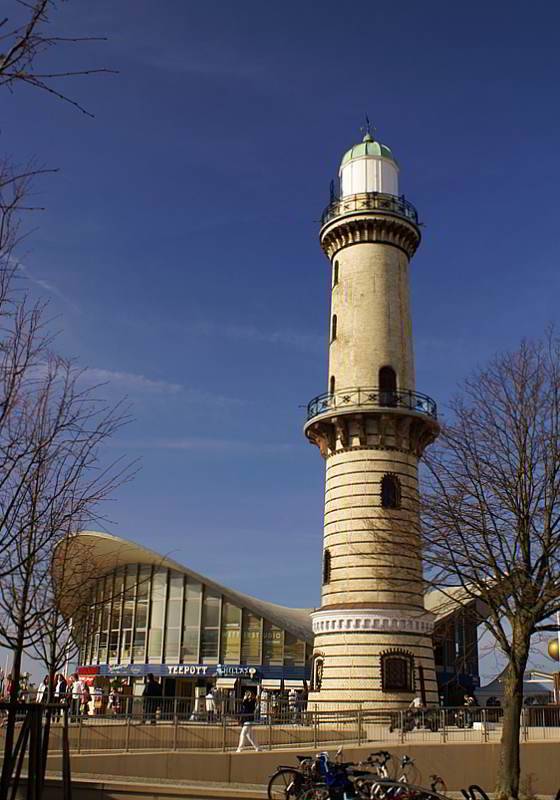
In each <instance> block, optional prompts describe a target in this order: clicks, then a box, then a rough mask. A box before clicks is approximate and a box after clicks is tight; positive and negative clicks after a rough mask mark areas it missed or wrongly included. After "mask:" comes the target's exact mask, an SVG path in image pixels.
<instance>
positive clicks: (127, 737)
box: [124, 716, 130, 753]
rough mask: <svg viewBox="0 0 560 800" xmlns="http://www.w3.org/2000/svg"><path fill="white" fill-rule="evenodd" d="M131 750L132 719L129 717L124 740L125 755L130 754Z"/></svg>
mask: <svg viewBox="0 0 560 800" xmlns="http://www.w3.org/2000/svg"><path fill="white" fill-rule="evenodd" d="M129 750H130V717H128V716H127V718H126V731H125V739H124V751H125V753H128V751H129Z"/></svg>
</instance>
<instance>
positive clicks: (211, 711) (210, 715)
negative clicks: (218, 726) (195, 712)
mask: <svg viewBox="0 0 560 800" xmlns="http://www.w3.org/2000/svg"><path fill="white" fill-rule="evenodd" d="M204 700H205V703H206V720H207V722H213V721H214V718H215V716H216V701H215V700H214V692H213V690H212V687H211V686H209V687H208V691H207V692H206V697H205V698H204Z"/></svg>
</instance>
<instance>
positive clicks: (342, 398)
mask: <svg viewBox="0 0 560 800" xmlns="http://www.w3.org/2000/svg"><path fill="white" fill-rule="evenodd" d="M351 408H360V409H364V410H367V409H374V408H375V409H378V408H404V409H406V410H407V411H417V412H419V413H420V414H426V415H427V416H428V417H432V419H437V405H436V403H435V401H434V400H432V398H431V397H428V395H426V394H420V393H419V392H412V391H410V390H409V389H401V390H399V391H382V390H381V389H379V388H378V387H377V386H374V387H372V388H367V387H366V388H364V387H358V388H354V389H341V390H339V391H338V392H334V394H329V393H327V394H320V395H319V396H318V397H314V398H313V400H312V401H311V402H310V403H309V404H308V406H307V420H308V421H309V420H310V419H313V417H317V416H319V414H325V413H327V412H329V411H338V410H342V411H343V410H346V409H351Z"/></svg>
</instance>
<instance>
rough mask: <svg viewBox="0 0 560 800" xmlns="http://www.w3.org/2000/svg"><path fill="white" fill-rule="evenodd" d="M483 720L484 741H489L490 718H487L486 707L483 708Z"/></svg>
mask: <svg viewBox="0 0 560 800" xmlns="http://www.w3.org/2000/svg"><path fill="white" fill-rule="evenodd" d="M481 721H482V741H483V742H487V741H488V725H487V723H488V718H487V714H486V709H485V708H483V709H482V717H481Z"/></svg>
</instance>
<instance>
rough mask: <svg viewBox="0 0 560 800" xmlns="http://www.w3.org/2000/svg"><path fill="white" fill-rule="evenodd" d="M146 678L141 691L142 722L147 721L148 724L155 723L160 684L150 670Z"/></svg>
mask: <svg viewBox="0 0 560 800" xmlns="http://www.w3.org/2000/svg"><path fill="white" fill-rule="evenodd" d="M147 678H148V680H147V681H146V685H145V686H144V691H143V692H142V697H143V698H144V722H146V721H147V722H149V723H150V725H155V724H156V711H157V708H158V706H159V703H160V698H161V685H160V684H159V683H158V682H157V681H156V679H155V678H154V676H153V674H152V673H151V672H150V673H148V676H147Z"/></svg>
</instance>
